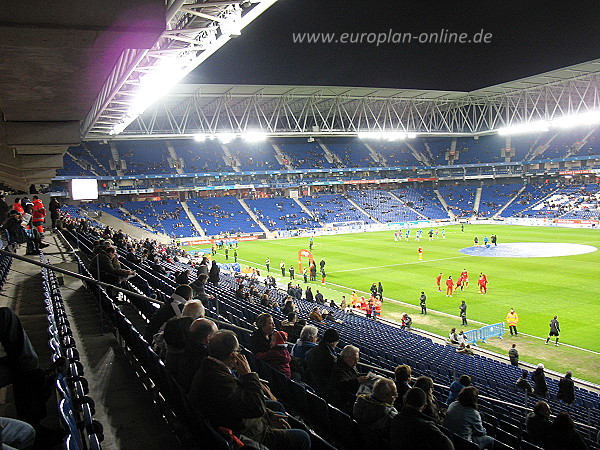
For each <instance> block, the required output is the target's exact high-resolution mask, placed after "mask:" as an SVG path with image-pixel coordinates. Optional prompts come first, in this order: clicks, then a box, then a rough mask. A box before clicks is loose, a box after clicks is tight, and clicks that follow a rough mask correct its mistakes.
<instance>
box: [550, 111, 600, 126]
mask: <svg viewBox="0 0 600 450" xmlns="http://www.w3.org/2000/svg"><path fill="white" fill-rule="evenodd" d="M599 122H600V112H599V111H591V112H587V113H582V114H571V115H568V116H563V117H559V118H558V119H554V120H553V121H552V126H554V127H558V128H572V127H578V126H585V125H593V124H595V123H599Z"/></svg>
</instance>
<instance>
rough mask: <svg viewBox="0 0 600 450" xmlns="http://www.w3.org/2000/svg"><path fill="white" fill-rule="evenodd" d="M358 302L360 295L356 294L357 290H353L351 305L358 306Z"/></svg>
mask: <svg viewBox="0 0 600 450" xmlns="http://www.w3.org/2000/svg"><path fill="white" fill-rule="evenodd" d="M357 303H358V295H357V294H356V291H352V295H351V296H350V306H351V307H352V308H354V307H356V304H357Z"/></svg>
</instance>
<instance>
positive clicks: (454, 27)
mask: <svg viewBox="0 0 600 450" xmlns="http://www.w3.org/2000/svg"><path fill="white" fill-rule="evenodd" d="M390 29H392V30H393V32H398V33H411V34H413V35H415V36H417V35H419V34H420V33H433V32H440V30H441V29H445V30H448V32H455V33H463V32H464V33H468V34H469V38H472V37H473V35H474V34H475V33H477V32H480V31H481V30H482V29H483V30H484V33H491V34H492V36H491V42H490V43H488V44H485V43H471V44H468V43H467V44H458V43H446V44H440V43H438V44H431V43H418V42H416V41H413V42H412V43H404V44H394V43H390V44H382V45H379V46H377V45H375V44H369V43H366V42H363V43H362V44H358V43H357V44H350V43H346V44H342V43H337V44H324V43H312V44H308V43H302V44H300V43H296V44H294V43H293V33H302V32H316V33H337V35H336V37H337V38H339V36H340V35H341V33H344V32H346V33H387V32H388V30H390ZM355 36H356V35H355ZM598 36H600V2H598V1H594V2H574V3H571V2H564V1H537V0H535V1H528V0H525V1H523V0H512V1H511V0H503V1H463V0H444V1H439V0H438V1H414V0H411V1H397V0H388V1H379V0H375V1H369V0H361V1H357V0H345V1H343V2H341V1H331V0H320V1H319V0H279V2H277V3H276V4H275V5H273V6H272V7H271V8H270V9H269V10H268V11H267V12H265V13H263V14H262V15H261V16H260V17H259V18H258V19H257V20H255V21H254V22H253V23H251V24H250V25H249V26H248V27H246V29H244V31H243V32H242V36H241V37H239V38H237V39H234V40H232V41H230V42H229V43H228V44H226V45H225V46H224V47H223V48H221V50H219V51H218V52H217V53H216V54H215V55H213V56H211V57H210V58H209V59H208V60H207V61H206V62H205V63H203V64H202V65H201V66H200V67H199V68H198V69H196V70H195V71H194V72H193V73H192V74H191V75H190V76H189V77H188V78H187V79H186V82H196V83H225V84H291V85H334V86H370V87H393V88H410V89H439V90H458V91H469V90H473V89H477V88H481V87H485V86H490V85H495V84H498V83H502V82H505V81H511V80H515V79H519V78H523V77H526V76H530V75H536V74H539V73H543V72H547V71H549V70H553V69H558V68H562V67H565V66H568V65H572V64H576V63H580V62H585V61H589V60H592V59H596V58H600V44H599V42H598ZM363 39H367V37H365V38H363Z"/></svg>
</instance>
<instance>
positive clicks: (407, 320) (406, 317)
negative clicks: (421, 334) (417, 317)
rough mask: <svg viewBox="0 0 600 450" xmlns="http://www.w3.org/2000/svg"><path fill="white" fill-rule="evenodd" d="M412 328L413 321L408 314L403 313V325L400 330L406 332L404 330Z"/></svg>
mask: <svg viewBox="0 0 600 450" xmlns="http://www.w3.org/2000/svg"><path fill="white" fill-rule="evenodd" d="M411 327H412V319H411V318H410V316H409V315H408V314H407V313H402V325H401V326H400V329H402V330H404V329H409V330H410V328H411Z"/></svg>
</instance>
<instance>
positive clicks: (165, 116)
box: [94, 59, 600, 139]
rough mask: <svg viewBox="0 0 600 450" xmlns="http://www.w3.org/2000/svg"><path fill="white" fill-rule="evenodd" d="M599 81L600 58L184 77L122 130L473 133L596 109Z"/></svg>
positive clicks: (173, 133) (148, 134) (140, 134)
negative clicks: (414, 83) (362, 80)
mask: <svg viewBox="0 0 600 450" xmlns="http://www.w3.org/2000/svg"><path fill="white" fill-rule="evenodd" d="M599 88H600V59H598V60H594V61H589V62H585V63H581V64H576V65H573V66H570V67H565V68H562V69H558V70H553V71H550V72H546V73H543V74H539V75H535V76H531V77H527V78H523V79H520V80H515V81H511V82H507V83H502V84H499V85H496V86H490V87H486V88H482V89H477V90H475V91H471V92H456V91H436V90H419V89H391V88H381V89H380V88H369V87H340V86H271V85H221V84H180V85H177V86H175V88H174V89H173V91H172V92H171V93H170V94H169V95H167V96H166V97H165V98H163V99H162V100H160V101H159V102H157V103H156V104H155V105H154V106H152V107H151V108H149V109H148V110H147V112H146V113H145V114H143V115H142V116H140V117H139V118H138V120H136V121H135V122H133V123H132V124H131V125H130V126H129V127H128V128H127V130H126V131H125V132H124V133H123V134H122V135H120V136H118V137H116V138H117V139H140V138H142V139H143V138H156V137H161V138H190V137H193V136H194V135H195V134H198V133H201V134H218V133H239V134H243V133H245V132H248V131H257V130H258V131H262V132H265V133H267V134H269V135H272V136H281V135H298V136H304V135H311V136H318V135H324V136H355V135H357V134H358V133H359V132H362V131H370V132H381V131H394V132H405V133H409V132H415V133H422V134H427V135H440V134H444V135H448V134H461V135H473V134H481V133H489V132H493V131H494V130H497V129H498V128H500V127H505V126H509V125H514V124H519V123H523V122H531V121H535V120H540V119H543V120H551V119H554V118H558V117H562V116H566V115H572V114H579V113H585V112H590V111H597V110H598V109H599V108H600V91H599ZM94 138H95V139H107V138H111V136H107V135H106V134H100V135H94Z"/></svg>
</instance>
